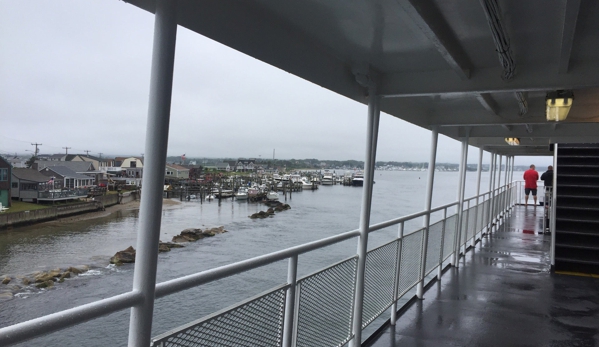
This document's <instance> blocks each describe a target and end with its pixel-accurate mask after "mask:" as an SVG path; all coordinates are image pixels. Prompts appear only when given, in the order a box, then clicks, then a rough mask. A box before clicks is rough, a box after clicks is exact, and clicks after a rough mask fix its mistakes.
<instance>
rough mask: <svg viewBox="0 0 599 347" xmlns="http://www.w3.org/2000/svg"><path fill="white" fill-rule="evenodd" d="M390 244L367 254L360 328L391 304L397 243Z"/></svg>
mask: <svg viewBox="0 0 599 347" xmlns="http://www.w3.org/2000/svg"><path fill="white" fill-rule="evenodd" d="M398 242H399V241H398V240H396V241H393V242H390V243H388V244H386V245H384V246H382V247H379V248H376V249H373V250H371V251H370V252H368V254H367V256H366V273H365V274H364V307H363V313H362V326H363V327H365V326H366V325H368V324H370V323H371V322H372V321H373V320H374V319H375V318H376V317H378V316H379V315H380V314H381V313H383V312H385V310H386V309H387V308H388V307H389V306H390V305H391V303H392V302H393V282H394V280H395V271H396V266H397V243H398Z"/></svg>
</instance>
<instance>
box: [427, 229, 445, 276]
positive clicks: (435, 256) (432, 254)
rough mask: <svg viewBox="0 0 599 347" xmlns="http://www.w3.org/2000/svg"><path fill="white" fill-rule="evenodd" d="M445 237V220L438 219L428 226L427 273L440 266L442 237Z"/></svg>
mask: <svg viewBox="0 0 599 347" xmlns="http://www.w3.org/2000/svg"><path fill="white" fill-rule="evenodd" d="M442 237H443V221H438V222H437V223H435V224H432V225H430V226H429V228H428V242H427V245H426V266H425V269H426V273H427V274H428V273H429V272H431V271H432V270H433V269H434V268H436V267H437V266H439V259H440V258H441V238H442Z"/></svg>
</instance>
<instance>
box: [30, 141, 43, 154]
mask: <svg viewBox="0 0 599 347" xmlns="http://www.w3.org/2000/svg"><path fill="white" fill-rule="evenodd" d="M31 145H32V146H35V153H34V155H33V156H34V157H37V152H38V149H37V146H41V145H42V144H41V143H37V142H36V143H32V144H31Z"/></svg>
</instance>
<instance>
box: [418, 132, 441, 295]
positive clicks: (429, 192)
mask: <svg viewBox="0 0 599 347" xmlns="http://www.w3.org/2000/svg"><path fill="white" fill-rule="evenodd" d="M438 138H439V130H438V128H437V127H436V126H434V127H433V128H432V131H431V150H430V157H429V160H428V176H427V181H426V199H425V202H424V210H425V211H427V213H426V214H425V215H424V220H423V222H422V226H423V227H424V231H423V234H422V250H421V253H420V254H421V256H420V264H421V266H420V280H419V281H418V286H417V287H416V296H417V297H418V299H422V297H423V296H424V277H425V276H426V253H427V251H428V249H427V248H428V247H427V245H428V228H429V227H430V223H431V206H432V203H433V184H434V181H435V162H436V159H437V139H438Z"/></svg>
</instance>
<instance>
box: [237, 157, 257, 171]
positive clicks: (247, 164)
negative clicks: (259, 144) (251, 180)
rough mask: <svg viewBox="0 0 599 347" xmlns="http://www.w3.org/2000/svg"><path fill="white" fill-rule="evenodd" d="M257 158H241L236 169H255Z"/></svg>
mask: <svg viewBox="0 0 599 347" xmlns="http://www.w3.org/2000/svg"><path fill="white" fill-rule="evenodd" d="M255 165H256V159H243V158H239V159H238V160H237V162H236V163H235V171H254V170H255Z"/></svg>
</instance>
